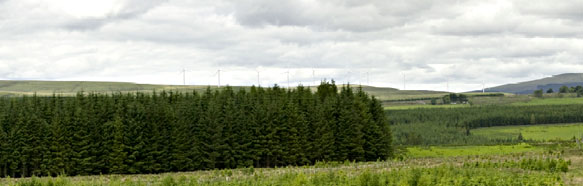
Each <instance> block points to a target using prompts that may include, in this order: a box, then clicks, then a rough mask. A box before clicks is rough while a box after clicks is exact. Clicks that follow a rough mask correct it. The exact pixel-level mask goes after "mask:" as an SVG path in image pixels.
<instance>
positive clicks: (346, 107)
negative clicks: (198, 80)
mask: <svg viewBox="0 0 583 186" xmlns="http://www.w3.org/2000/svg"><path fill="white" fill-rule="evenodd" d="M391 140H392V137H391V132H390V129H389V125H388V122H387V120H386V119H385V114H384V111H383V108H382V107H381V103H380V102H379V101H378V100H377V99H375V98H374V97H371V96H369V95H367V94H366V93H365V92H363V91H362V89H360V88H359V89H356V90H355V89H354V88H352V87H349V86H345V87H342V88H341V89H340V90H338V87H337V86H336V85H335V84H334V82H332V83H328V82H323V83H322V84H321V85H320V86H318V88H317V91H314V92H313V91H311V90H309V89H308V88H304V87H301V86H300V87H297V88H296V89H293V90H288V89H283V88H280V87H278V86H277V85H276V86H274V87H269V88H262V87H251V88H250V89H249V90H244V89H241V90H238V91H234V90H233V89H232V88H230V87H225V88H223V89H222V90H211V89H210V88H207V90H206V91H204V92H201V93H199V92H192V93H177V92H160V93H156V92H154V93H151V94H145V93H128V94H122V93H113V94H98V93H78V94H77V95H76V96H74V97H63V96H59V95H54V96H52V97H38V96H23V97H19V98H2V99H0V176H11V177H24V176H31V175H36V176H44V175H58V174H65V175H93V174H112V173H114V174H117V173H121V174H142V173H160V172H171V171H172V172H174V171H192V170H208V169H223V168H238V167H275V166H288V165H307V164H313V163H315V162H316V161H345V160H350V161H374V160H378V159H386V158H389V157H390V156H391V155H392V146H391Z"/></svg>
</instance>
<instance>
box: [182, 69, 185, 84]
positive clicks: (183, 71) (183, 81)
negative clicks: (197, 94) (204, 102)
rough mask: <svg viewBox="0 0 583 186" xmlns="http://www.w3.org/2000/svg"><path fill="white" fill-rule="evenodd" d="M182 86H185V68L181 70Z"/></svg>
mask: <svg viewBox="0 0 583 186" xmlns="http://www.w3.org/2000/svg"><path fill="white" fill-rule="evenodd" d="M182 85H186V68H182Z"/></svg>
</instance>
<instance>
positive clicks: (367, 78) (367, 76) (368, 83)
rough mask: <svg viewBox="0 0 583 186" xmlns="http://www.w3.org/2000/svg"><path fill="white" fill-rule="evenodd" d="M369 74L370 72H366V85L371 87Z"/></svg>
mask: <svg viewBox="0 0 583 186" xmlns="http://www.w3.org/2000/svg"><path fill="white" fill-rule="evenodd" d="M368 73H369V72H368V71H366V85H367V86H370V82H369V74H368Z"/></svg>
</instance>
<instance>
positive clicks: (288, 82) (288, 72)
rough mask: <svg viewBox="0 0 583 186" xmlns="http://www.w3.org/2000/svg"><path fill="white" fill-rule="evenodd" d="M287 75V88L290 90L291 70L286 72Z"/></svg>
mask: <svg viewBox="0 0 583 186" xmlns="http://www.w3.org/2000/svg"><path fill="white" fill-rule="evenodd" d="M285 73H286V74H287V88H288V89H289V88H290V86H289V69H288V70H287V71H285Z"/></svg>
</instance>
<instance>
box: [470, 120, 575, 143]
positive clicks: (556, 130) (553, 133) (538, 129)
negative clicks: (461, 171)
mask: <svg viewBox="0 0 583 186" xmlns="http://www.w3.org/2000/svg"><path fill="white" fill-rule="evenodd" d="M520 133H522V137H523V138H524V139H526V140H556V139H559V140H570V139H572V138H573V137H578V138H579V137H580V136H581V135H583V124H581V123H578V124H550V125H526V126H502V127H487V128H479V129H475V130H472V134H473V135H478V136H485V137H488V138H490V139H508V138H517V137H518V135H519V134H520Z"/></svg>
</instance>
